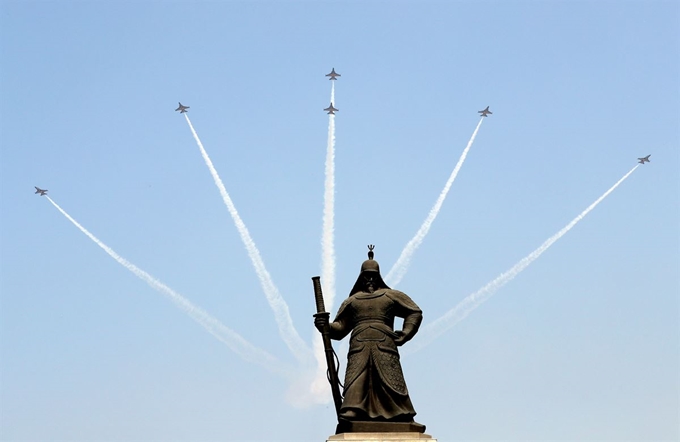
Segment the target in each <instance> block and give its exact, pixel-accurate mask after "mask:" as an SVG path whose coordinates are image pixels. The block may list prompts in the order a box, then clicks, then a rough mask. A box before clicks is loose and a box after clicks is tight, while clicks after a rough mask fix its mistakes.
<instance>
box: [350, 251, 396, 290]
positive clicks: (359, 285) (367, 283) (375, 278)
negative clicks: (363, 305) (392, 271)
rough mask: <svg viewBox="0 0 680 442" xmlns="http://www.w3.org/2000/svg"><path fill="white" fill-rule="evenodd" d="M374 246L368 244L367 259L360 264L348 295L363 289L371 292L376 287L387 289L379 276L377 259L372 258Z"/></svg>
mask: <svg viewBox="0 0 680 442" xmlns="http://www.w3.org/2000/svg"><path fill="white" fill-rule="evenodd" d="M374 248H375V246H374V245H373V244H370V245H369V246H368V259H367V260H366V261H364V262H363V263H362V264H361V273H360V274H359V278H357V282H356V283H355V284H354V287H353V288H352V291H351V292H350V296H351V295H353V294H354V293H356V292H364V291H365V292H369V293H373V292H374V291H375V290H377V289H389V287H388V286H387V284H385V281H383V279H382V277H381V276H380V265H379V264H378V261H376V260H374V259H373V256H374V253H373V249H374Z"/></svg>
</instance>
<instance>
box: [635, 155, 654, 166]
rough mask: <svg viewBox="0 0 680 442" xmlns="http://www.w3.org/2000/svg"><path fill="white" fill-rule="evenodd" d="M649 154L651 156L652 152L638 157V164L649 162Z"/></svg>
mask: <svg viewBox="0 0 680 442" xmlns="http://www.w3.org/2000/svg"><path fill="white" fill-rule="evenodd" d="M651 156H652V154H649V155H647V156H646V157H642V158H638V163H640V164H645V163H649V157H651Z"/></svg>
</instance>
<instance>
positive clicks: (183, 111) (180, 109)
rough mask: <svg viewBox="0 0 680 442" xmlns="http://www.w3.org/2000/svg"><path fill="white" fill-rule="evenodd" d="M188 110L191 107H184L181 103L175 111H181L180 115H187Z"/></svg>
mask: <svg viewBox="0 0 680 442" xmlns="http://www.w3.org/2000/svg"><path fill="white" fill-rule="evenodd" d="M187 109H189V106H182V103H179V107H178V108H177V109H175V110H176V111H179V113H180V114H184V113H186V111H187Z"/></svg>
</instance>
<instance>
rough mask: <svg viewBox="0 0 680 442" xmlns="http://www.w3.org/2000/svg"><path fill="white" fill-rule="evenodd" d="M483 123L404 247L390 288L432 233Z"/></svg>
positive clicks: (392, 271) (388, 279)
mask: <svg viewBox="0 0 680 442" xmlns="http://www.w3.org/2000/svg"><path fill="white" fill-rule="evenodd" d="M482 121H484V118H480V119H479V123H477V127H476V128H475V131H474V132H473V133H472V136H471V137H470V141H468V144H467V146H465V150H463V153H462V154H461V155H460V158H459V159H458V163H456V167H454V168H453V172H451V175H450V176H449V179H448V181H447V182H446V185H445V186H444V189H442V191H441V193H440V194H439V198H437V201H436V202H435V203H434V206H432V209H430V213H429V214H428V215H427V218H425V221H424V222H423V224H422V225H421V226H420V229H418V231H417V232H416V234H415V236H414V237H413V238H411V240H410V241H409V242H408V243H407V244H406V247H404V250H402V252H401V255H399V259H397V262H396V263H394V265H393V266H392V268H391V269H390V271H389V273H387V277H386V278H385V280H386V282H387V283H388V284H389V285H390V286H395V285H397V284H399V282H400V281H401V279H402V278H403V277H404V275H405V274H406V271H407V270H408V266H409V264H410V263H411V257H412V256H413V253H415V251H416V249H417V248H418V247H419V246H420V244H422V242H423V239H425V236H426V235H427V233H428V232H429V231H430V227H431V226H432V223H433V222H434V220H435V218H436V217H437V215H438V214H439V210H440V209H441V208H442V204H444V200H445V199H446V195H447V194H448V193H449V189H451V185H452V184H453V181H454V180H455V179H456V176H458V171H459V170H460V168H461V166H462V165H463V163H464V162H465V158H466V157H467V154H468V152H469V151H470V147H472V143H474V141H475V137H477V132H478V131H479V127H480V126H481V125H482Z"/></svg>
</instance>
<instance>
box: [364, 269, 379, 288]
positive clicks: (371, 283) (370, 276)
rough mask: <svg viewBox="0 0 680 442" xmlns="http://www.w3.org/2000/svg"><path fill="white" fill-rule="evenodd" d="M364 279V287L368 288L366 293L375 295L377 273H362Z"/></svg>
mask: <svg viewBox="0 0 680 442" xmlns="http://www.w3.org/2000/svg"><path fill="white" fill-rule="evenodd" d="M361 276H362V278H364V286H365V287H366V291H368V293H373V291H374V290H375V280H376V276H377V273H375V272H364V273H362V275H361Z"/></svg>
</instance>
